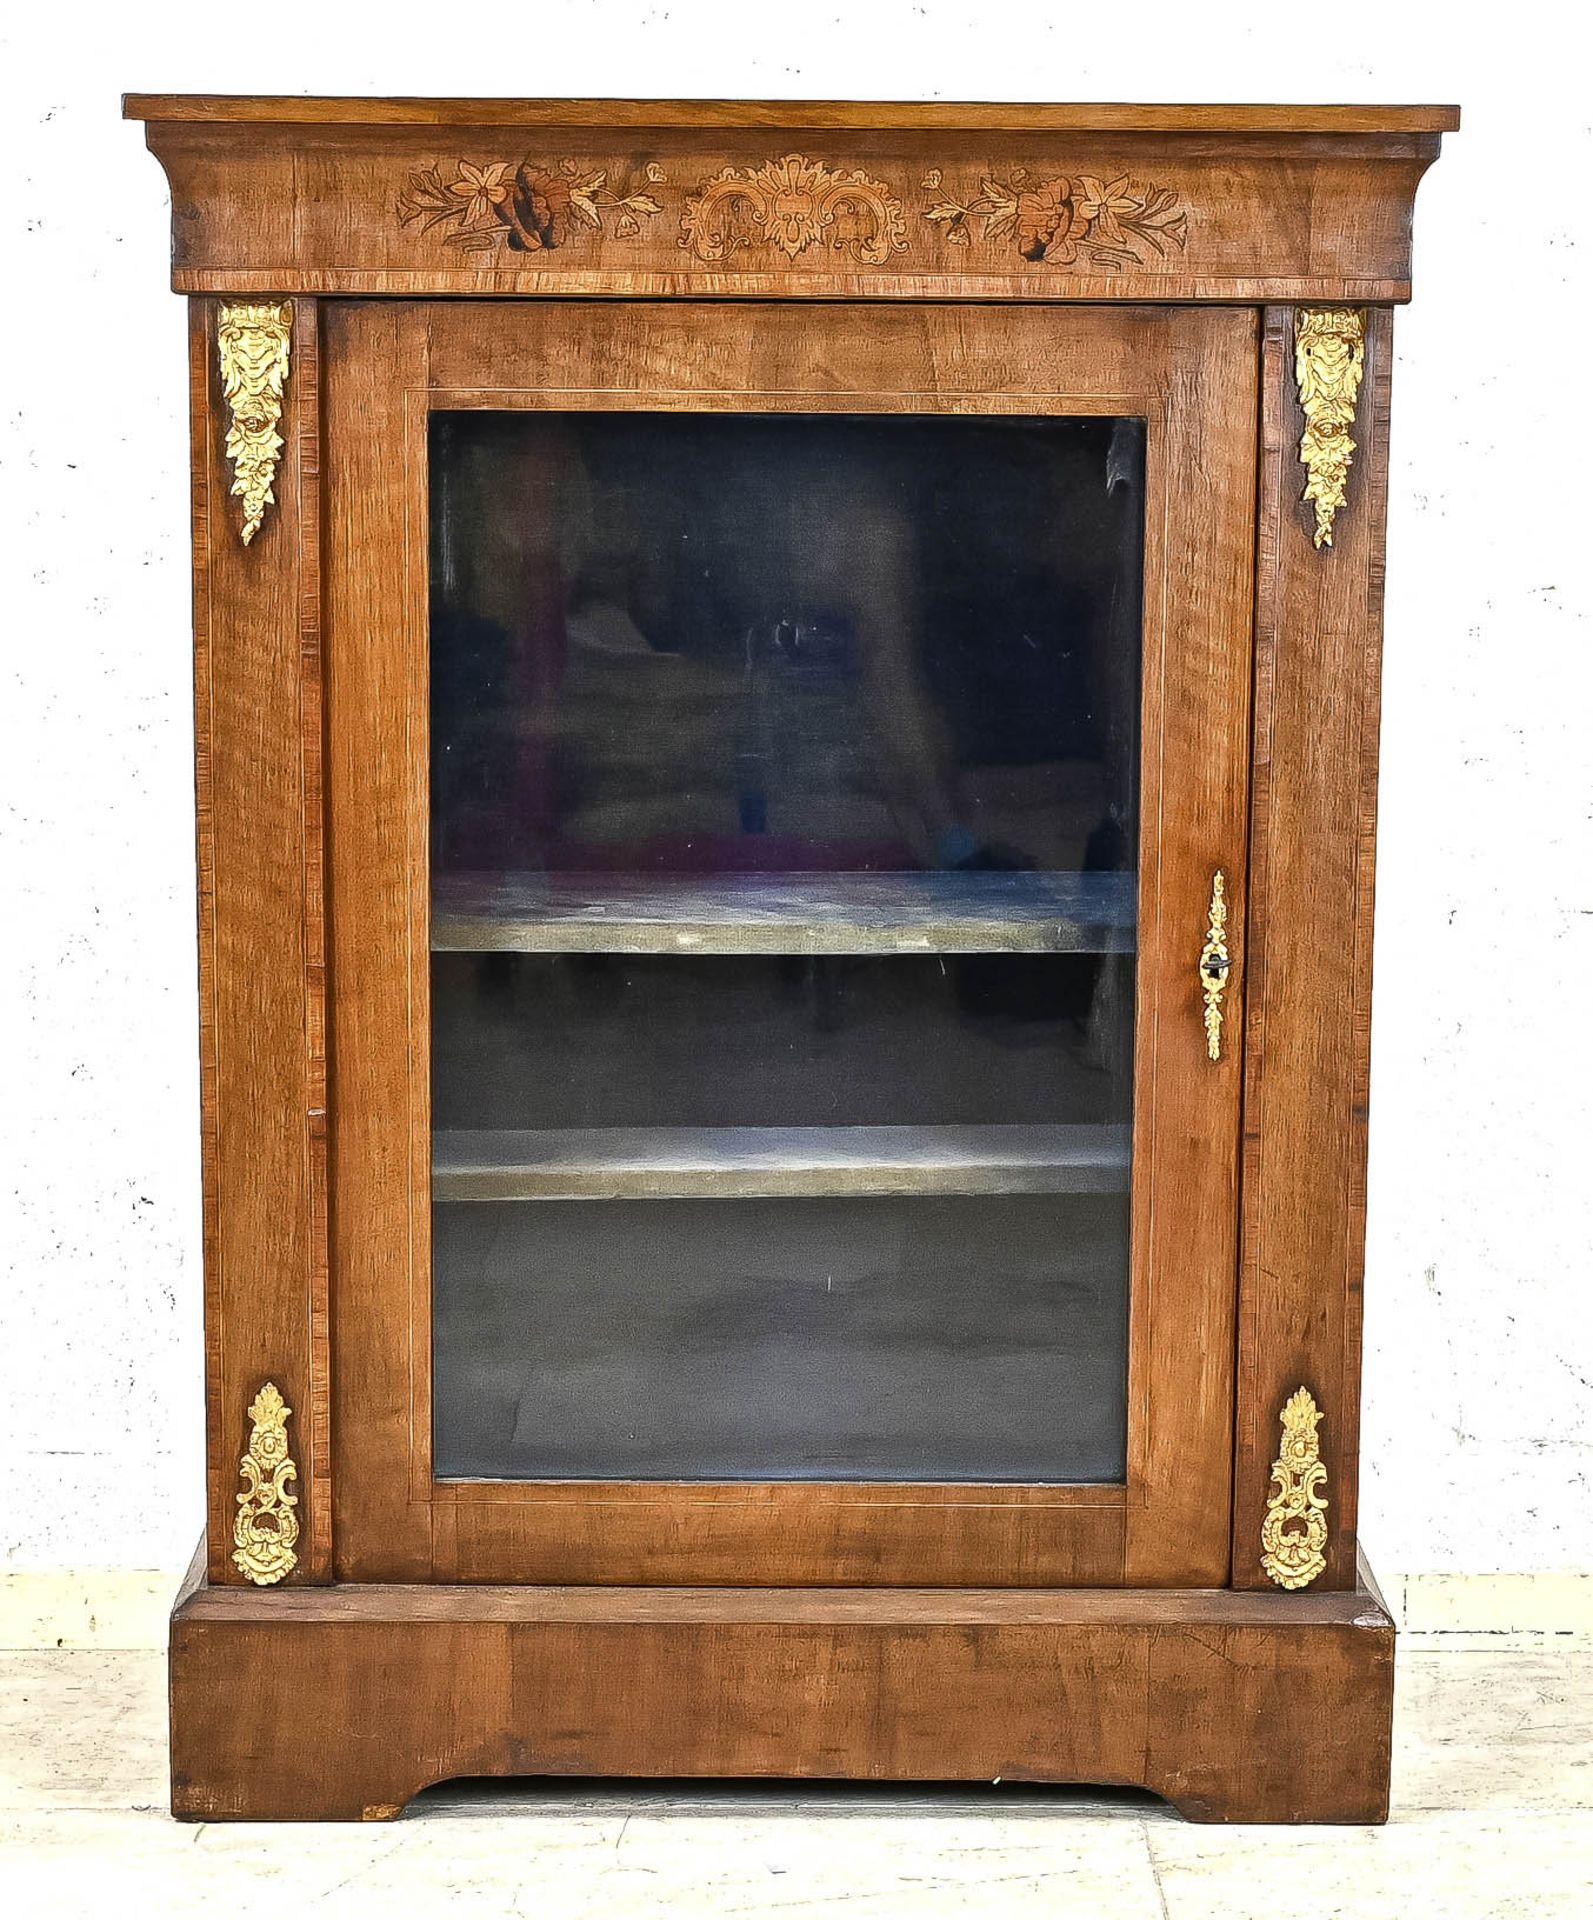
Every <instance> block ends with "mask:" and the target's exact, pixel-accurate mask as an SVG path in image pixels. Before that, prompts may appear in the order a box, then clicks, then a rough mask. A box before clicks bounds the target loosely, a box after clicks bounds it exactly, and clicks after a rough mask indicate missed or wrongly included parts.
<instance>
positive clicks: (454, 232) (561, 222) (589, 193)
mask: <svg viewBox="0 0 1593 1920" xmlns="http://www.w3.org/2000/svg"><path fill="white" fill-rule="evenodd" d="M452 165H453V173H452V177H447V176H445V174H444V171H443V168H442V167H441V166H430V167H417V168H416V169H415V171H414V172H413V173H412V174H411V175H410V176H409V185H408V186H407V187H405V189H404V191H403V192H402V193H401V194H400V195H399V196H398V209H397V211H398V220H399V224H400V225H401V226H406V227H407V226H417V227H418V228H419V229H420V231H421V232H422V233H427V232H430V230H431V229H432V228H433V227H446V228H447V229H448V231H447V232H446V233H445V234H444V236H443V244H444V245H445V246H450V247H459V248H462V249H463V250H464V251H465V252H466V253H492V252H494V251H496V250H497V249H498V248H499V247H508V248H509V249H510V251H511V252H514V253H542V252H544V251H551V250H552V249H553V248H555V247H562V246H566V245H568V244H569V243H570V242H571V241H572V240H580V239H582V238H584V237H587V236H589V235H591V234H592V233H603V232H607V231H609V230H610V228H612V231H613V233H614V234H615V236H616V238H618V239H621V240H630V239H634V238H635V237H636V235H638V234H639V233H640V232H641V231H642V228H643V226H644V224H645V223H646V222H647V221H649V220H651V219H652V217H653V215H654V214H655V213H659V212H661V211H662V209H661V208H660V206H659V204H658V201H657V200H656V199H655V198H654V197H653V195H652V194H651V193H648V192H646V191H645V188H646V187H649V186H657V185H658V184H659V182H660V181H661V180H662V179H663V177H664V170H663V168H662V167H660V166H658V165H656V164H655V163H653V162H651V161H650V162H649V163H648V164H647V166H646V167H644V168H643V169H642V172H641V175H640V179H639V181H638V180H636V179H631V180H626V181H624V182H616V181H611V179H610V176H609V170H608V169H607V168H606V167H584V166H582V165H580V164H579V163H578V162H576V161H574V160H561V161H560V162H559V164H558V165H557V166H553V167H545V166H539V165H538V164H537V163H536V162H535V161H533V160H522V161H520V162H519V164H518V165H516V163H515V162H514V161H513V160H484V161H481V162H479V163H478V162H476V161H474V160H456V161H454V162H453V163H452Z"/></svg>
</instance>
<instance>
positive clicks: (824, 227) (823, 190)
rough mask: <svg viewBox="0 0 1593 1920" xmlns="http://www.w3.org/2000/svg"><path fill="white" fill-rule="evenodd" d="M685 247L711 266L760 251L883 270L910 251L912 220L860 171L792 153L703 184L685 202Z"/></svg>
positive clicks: (728, 170)
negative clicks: (825, 255) (829, 254)
mask: <svg viewBox="0 0 1593 1920" xmlns="http://www.w3.org/2000/svg"><path fill="white" fill-rule="evenodd" d="M679 244H680V245H681V246H682V247H683V248H684V249H685V250H686V251H687V252H688V253H689V254H691V255H692V256H693V258H695V259H697V260H701V261H703V262H705V263H709V264H711V263H712V262H713V261H715V260H723V259H724V258H725V257H726V255H728V254H732V253H736V252H739V251H741V250H743V249H745V248H749V247H760V246H762V247H768V248H770V249H772V250H773V251H775V252H778V253H783V254H784V255H785V257H786V258H787V259H788V260H791V261H795V260H797V259H798V258H799V257H800V256H801V255H802V254H804V253H806V252H807V250H808V249H809V247H815V246H820V247H825V248H828V249H829V250H831V251H833V252H836V253H842V254H845V255H846V256H847V258H848V259H850V260H855V261H857V262H858V263H859V264H860V265H862V266H868V267H883V266H884V265H885V264H886V262H887V261H888V260H889V259H890V257H891V255H892V254H893V253H905V252H906V251H907V220H906V216H905V215H904V214H903V212H902V207H901V202H900V201H899V200H897V199H896V198H895V196H894V195H893V194H892V192H891V190H890V188H889V187H888V186H886V184H885V183H884V182H883V181H881V180H871V179H870V178H869V176H868V175H867V174H866V173H864V172H863V171H862V170H861V169H860V168H856V167H854V168H852V169H850V170H849V171H848V170H846V169H843V168H835V167H828V166H826V165H825V164H824V163H823V162H822V161H820V160H810V159H808V158H807V156H806V155H805V154H800V153H788V154H786V155H785V157H784V158H783V159H780V160H769V161H766V162H765V163H764V164H763V165H762V166H761V167H726V168H725V169H724V170H723V172H721V173H716V174H715V175H714V176H713V178H712V179H711V180H705V181H704V182H703V183H702V185H701V186H700V187H699V188H698V189H697V191H696V192H695V193H694V194H692V195H691V196H690V198H689V199H688V200H687V202H686V210H685V213H684V214H683V215H682V217H681V222H680V242H679Z"/></svg>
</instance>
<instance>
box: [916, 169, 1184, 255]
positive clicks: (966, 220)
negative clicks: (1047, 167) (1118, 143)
mask: <svg viewBox="0 0 1593 1920" xmlns="http://www.w3.org/2000/svg"><path fill="white" fill-rule="evenodd" d="M920 184H921V185H922V186H923V187H924V189H925V191H926V192H929V193H938V194H940V195H941V197H940V198H939V199H938V200H936V201H935V202H934V203H933V204H932V205H931V206H928V207H926V208H925V209H924V218H925V219H926V220H928V221H930V222H932V223H933V224H934V225H936V226H938V227H940V228H941V229H942V230H943V231H944V233H945V235H946V238H947V239H948V240H949V241H951V242H952V244H953V245H954V246H962V247H965V246H968V245H970V244H971V243H972V242H974V241H975V240H977V241H979V242H980V243H981V244H983V245H1001V244H1005V245H1006V246H1007V247H1010V248H1011V249H1012V250H1013V251H1014V252H1016V253H1018V254H1019V255H1021V256H1022V258H1023V259H1025V260H1032V261H1034V262H1035V263H1036V264H1043V265H1045V266H1050V267H1073V266H1078V265H1081V264H1082V265H1086V266H1092V267H1100V268H1103V269H1105V270H1106V271H1108V272H1118V271H1123V270H1126V269H1129V268H1133V267H1138V266H1143V265H1144V264H1145V263H1146V262H1147V261H1149V260H1152V259H1158V258H1162V257H1165V256H1166V255H1167V254H1169V253H1174V252H1178V253H1182V252H1183V250H1184V246H1185V243H1186V241H1187V239H1188V234H1189V215H1188V213H1187V212H1186V211H1185V210H1184V208H1183V207H1182V206H1180V204H1179V200H1178V195H1177V194H1176V193H1174V191H1173V189H1172V188H1171V187H1160V186H1149V185H1146V184H1144V183H1142V182H1140V181H1137V180H1131V179H1130V178H1129V177H1128V175H1127V174H1126V173H1125V174H1119V175H1118V176H1117V178H1116V179H1100V178H1098V177H1097V176H1096V175H1094V174H1089V173H1082V174H1079V175H1078V176H1077V177H1076V178H1075V177H1072V176H1069V175H1065V174H1050V175H1046V176H1043V177H1040V178H1035V177H1033V176H1031V175H1030V174H1029V172H1028V171H1027V169H1025V168H1023V167H1013V168H1011V169H1009V170H1008V172H1007V174H1006V176H1005V177H1004V178H1002V177H998V176H997V175H995V174H986V175H984V177H983V178H982V179H981V180H980V182H979V190H978V192H977V193H971V192H970V193H967V194H966V195H965V197H963V198H959V197H958V196H957V195H956V194H955V193H953V192H952V191H951V190H950V189H948V188H947V187H946V185H945V177H944V175H943V174H942V172H941V169H940V168H939V167H934V168H931V170H930V171H929V172H928V173H926V174H925V175H924V178H923V180H922V182H921V183H920Z"/></svg>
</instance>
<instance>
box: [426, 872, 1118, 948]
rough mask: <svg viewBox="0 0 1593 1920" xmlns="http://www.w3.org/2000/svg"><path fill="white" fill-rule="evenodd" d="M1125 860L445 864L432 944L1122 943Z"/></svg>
mask: <svg viewBox="0 0 1593 1920" xmlns="http://www.w3.org/2000/svg"><path fill="white" fill-rule="evenodd" d="M1135 906H1136V885H1135V878H1134V876H1133V875H1132V874H1126V873H815V874H730V875H725V874H715V875H677V874H662V875H655V874H542V873H521V874H514V873H511V874H501V875H480V874H463V875H441V876H438V878H437V879H436V880H435V881H434V883H433V890H432V922H431V944H432V950H433V952H436V953H561V952H562V953H707V954H712V953H730V954H735V953H766V954H832V953H833V954H841V953H1120V952H1130V951H1132V949H1133V946H1134V920H1135Z"/></svg>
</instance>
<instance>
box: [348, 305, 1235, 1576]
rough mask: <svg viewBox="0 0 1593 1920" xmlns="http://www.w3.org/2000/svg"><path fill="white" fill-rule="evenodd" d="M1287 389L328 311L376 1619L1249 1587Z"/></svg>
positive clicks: (1056, 342)
mask: <svg viewBox="0 0 1593 1920" xmlns="http://www.w3.org/2000/svg"><path fill="white" fill-rule="evenodd" d="M1256 352H1257V348H1256V326H1255V320H1254V316H1253V315H1252V314H1251V313H1250V312H1248V311H1245V310H1239V309H1235V310H1220V309H1211V310H1207V311H1198V310H1192V309H1190V310H1175V309H1139V308H1124V309H1120V310H1116V311H1107V310H1104V309H1088V308H1076V309H1071V310H1060V309H1042V308H1022V307H1009V308H1001V309H992V308H980V307H977V306H973V305H965V306H946V307H934V306H924V307H917V308H906V307H889V306H882V307H874V308H869V309H854V308H849V307H845V306H828V307H823V308H818V309H812V310H807V311H802V310H798V309H794V308H788V307H781V306H773V305H771V306H756V307H751V306H737V305H734V304H721V305H693V304H687V303H677V304H656V305H655V304H643V303H635V304H630V303H626V304H609V303H601V304H599V303H594V304H589V305H588V304H581V303H560V304H552V303H550V304H548V305H546V306H543V305H536V306H530V305H524V304H513V303H504V304H492V303H472V304H471V305H470V306H468V307H466V306H462V305H453V304H447V303H435V304H412V305H402V304H386V303H384V304H381V305H364V304H355V303H348V304H343V303H332V304H330V305H329V306H328V307H327V309H326V409H327V413H326V417H327V434H326V445H327V475H326V503H327V509H328V510H327V514H326V527H327V534H326V543H327V574H326V580H325V583H324V585H325V613H326V636H327V637H326V644H327V655H328V713H329V722H328V727H329V739H328V770H329V788H328V802H329V820H330V868H331V902H330V905H331V914H330V918H331V926H332V951H331V1004H332V1021H333V1025H332V1034H333V1062H332V1070H333V1076H334V1094H333V1124H332V1146H331V1155H332V1268H333V1306H334V1321H333V1324H334V1355H333V1376H334V1408H335V1423H334V1448H335V1467H336V1502H337V1514H336V1520H337V1525H336V1541H337V1554H338V1571H339V1574H340V1576H341V1577H344V1578H368V1579H369V1578H381V1579H438V1580H496V1581H522V1580H523V1581H538V1582H564V1581H568V1582H577V1583H582V1582H648V1581H661V1582H667V1583H685V1584H696V1583H710V1582H725V1583H732V1584H736V1583H745V1584H810V1583H811V1584H850V1583H886V1584H890V1583H900V1584H918V1585H935V1584H948V1585H974V1584H980V1585H1004V1584H1014V1585H1025V1584H1033V1585H1068V1584H1118V1583H1125V1582H1126V1583H1131V1584H1136V1585H1149V1584H1169V1585H1217V1584H1222V1583H1224V1582H1225V1581H1226V1579H1227V1575H1228V1544H1227V1542H1228V1526H1229V1503H1230V1479H1231V1449H1232V1420H1233V1405H1232V1393H1233V1324H1234V1290H1235V1259H1236V1255H1235V1243H1236V1232H1237V1171H1236V1169H1237V1149H1238V1131H1239V1115H1238V1101H1239V1089H1240V1070H1239V1067H1240V1063H1239V1060H1238V1058H1237V1049H1238V1035H1239V1032H1240V1027H1241V1023H1240V1020H1239V1017H1238V1009H1239V1004H1240V1000H1241V996H1242V982H1241V980H1240V978H1239V966H1238V964H1236V965H1235V967H1234V969H1233V971H1232V973H1231V974H1230V976H1229V980H1228V983H1227V988H1226V1002H1227V1007H1228V1016H1227V1021H1226V1027H1225V1032H1226V1034H1227V1036H1228V1039H1227V1043H1226V1044H1225V1045H1224V1047H1223V1049H1222V1054H1221V1057H1220V1058H1219V1059H1217V1060H1212V1059H1211V1058H1210V1057H1209V1054H1208V1045H1207V1031H1206V1027H1205V1024H1204V1022H1203V1018H1202V1014H1203V997H1202V993H1201V988H1200V982H1199V979H1198V977H1197V971H1196V966H1197V960H1198V957H1199V954H1200V949H1201V943H1202V939H1203V937H1204V934H1205V931H1206V927H1207V923H1208V915H1209V910H1210V903H1211V895H1212V886H1213V878H1214V875H1215V874H1216V873H1217V872H1218V871H1219V870H1220V871H1221V872H1222V873H1223V875H1224V878H1225V882H1226V890H1227V896H1228V899H1229V901H1230V902H1232V903H1238V902H1242V900H1243V898H1244V865H1243V856H1244V819H1245V804H1246V756H1247V745H1248V701H1249V673H1250V634H1251V555H1252V552H1253V499H1254V487H1255V444H1256ZM1230 931H1231V934H1232V935H1233V936H1234V937H1233V938H1232V939H1231V941H1230V945H1231V946H1232V948H1233V952H1234V957H1235V961H1236V963H1238V962H1240V961H1242V952H1243V942H1242V938H1239V937H1238V936H1239V935H1240V934H1241V933H1242V928H1239V927H1238V926H1237V925H1233V924H1232V923H1231V927H1230Z"/></svg>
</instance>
